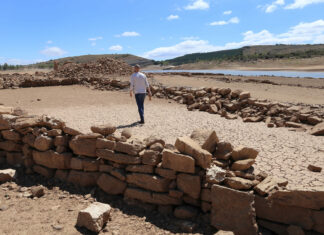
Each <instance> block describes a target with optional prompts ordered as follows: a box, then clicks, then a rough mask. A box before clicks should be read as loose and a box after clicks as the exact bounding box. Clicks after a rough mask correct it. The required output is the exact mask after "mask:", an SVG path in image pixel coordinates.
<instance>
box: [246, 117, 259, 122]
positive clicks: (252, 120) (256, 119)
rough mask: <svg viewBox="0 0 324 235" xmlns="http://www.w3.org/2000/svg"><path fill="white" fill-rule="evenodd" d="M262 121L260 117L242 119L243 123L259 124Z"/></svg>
mask: <svg viewBox="0 0 324 235" xmlns="http://www.w3.org/2000/svg"><path fill="white" fill-rule="evenodd" d="M262 119H263V117H262V116H257V117H245V118H243V122H261V121H262Z"/></svg>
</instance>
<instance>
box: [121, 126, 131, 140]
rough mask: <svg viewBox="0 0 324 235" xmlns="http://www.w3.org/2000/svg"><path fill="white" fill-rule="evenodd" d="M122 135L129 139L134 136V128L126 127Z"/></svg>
mask: <svg viewBox="0 0 324 235" xmlns="http://www.w3.org/2000/svg"><path fill="white" fill-rule="evenodd" d="M121 135H122V136H125V137H126V138H127V139H129V138H130V137H131V136H132V130H131V129H130V128H126V129H124V130H123V131H122V133H121Z"/></svg>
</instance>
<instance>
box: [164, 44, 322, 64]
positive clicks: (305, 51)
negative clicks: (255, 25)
mask: <svg viewBox="0 0 324 235" xmlns="http://www.w3.org/2000/svg"><path fill="white" fill-rule="evenodd" d="M317 56H324V44H316V45H281V44H280V45H270V46H246V47H242V48H239V49H232V50H223V51H215V52H206V53H193V54H187V55H184V56H180V57H176V58H174V59H170V60H165V61H162V64H164V65H181V64H188V63H196V62H203V61H213V60H218V61H231V62H235V61H253V60H258V59H282V58H293V59H294V58H298V59H299V58H312V57H317Z"/></svg>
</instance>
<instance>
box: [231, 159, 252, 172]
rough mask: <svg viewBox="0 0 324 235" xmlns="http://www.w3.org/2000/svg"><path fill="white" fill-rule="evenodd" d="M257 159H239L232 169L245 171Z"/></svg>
mask: <svg viewBox="0 0 324 235" xmlns="http://www.w3.org/2000/svg"><path fill="white" fill-rule="evenodd" d="M254 162H255V160H254V159H245V160H239V161H236V162H234V163H233V164H232V166H231V170H233V171H245V170H247V169H249V168H250V167H251V166H252V165H253V164H254Z"/></svg>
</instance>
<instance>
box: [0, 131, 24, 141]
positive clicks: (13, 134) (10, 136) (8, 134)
mask: <svg viewBox="0 0 324 235" xmlns="http://www.w3.org/2000/svg"><path fill="white" fill-rule="evenodd" d="M1 134H2V136H3V138H4V139H6V140H12V141H19V140H20V139H21V137H20V134H19V133H18V132H17V131H15V130H3V131H1Z"/></svg>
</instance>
